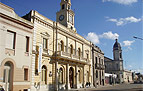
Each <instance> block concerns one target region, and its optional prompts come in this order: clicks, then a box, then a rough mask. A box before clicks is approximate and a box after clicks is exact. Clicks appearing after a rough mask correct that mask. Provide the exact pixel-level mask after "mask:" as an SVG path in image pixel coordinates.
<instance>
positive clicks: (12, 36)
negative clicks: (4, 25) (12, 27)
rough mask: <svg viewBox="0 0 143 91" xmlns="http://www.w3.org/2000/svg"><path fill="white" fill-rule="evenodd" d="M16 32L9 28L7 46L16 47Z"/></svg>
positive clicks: (9, 47)
mask: <svg viewBox="0 0 143 91" xmlns="http://www.w3.org/2000/svg"><path fill="white" fill-rule="evenodd" d="M15 41H16V33H15V32H12V31H9V30H7V34H6V48H8V49H15Z"/></svg>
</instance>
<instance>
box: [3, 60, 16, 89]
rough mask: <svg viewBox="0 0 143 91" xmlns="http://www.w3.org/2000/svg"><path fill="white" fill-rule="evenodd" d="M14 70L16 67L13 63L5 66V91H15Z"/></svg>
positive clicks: (7, 63)
mask: <svg viewBox="0 0 143 91" xmlns="http://www.w3.org/2000/svg"><path fill="white" fill-rule="evenodd" d="M13 69H14V67H13V64H12V63H11V62H6V63H5V64H4V71H3V83H4V89H5V91H13V74H14V72H13Z"/></svg>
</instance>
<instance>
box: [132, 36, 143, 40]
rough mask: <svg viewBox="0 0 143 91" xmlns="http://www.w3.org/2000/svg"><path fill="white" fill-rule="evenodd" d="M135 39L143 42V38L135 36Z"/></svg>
mask: <svg viewBox="0 0 143 91" xmlns="http://www.w3.org/2000/svg"><path fill="white" fill-rule="evenodd" d="M133 38H135V39H140V40H143V38H139V37H136V36H133Z"/></svg>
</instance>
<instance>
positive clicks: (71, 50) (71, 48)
mask: <svg viewBox="0 0 143 91" xmlns="http://www.w3.org/2000/svg"><path fill="white" fill-rule="evenodd" d="M70 53H71V54H73V46H72V45H70Z"/></svg>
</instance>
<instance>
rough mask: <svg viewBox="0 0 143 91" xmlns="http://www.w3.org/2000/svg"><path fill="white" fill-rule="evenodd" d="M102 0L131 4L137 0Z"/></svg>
mask: <svg viewBox="0 0 143 91" xmlns="http://www.w3.org/2000/svg"><path fill="white" fill-rule="evenodd" d="M102 2H114V3H118V4H123V5H131V4H132V3H136V2H138V0H102Z"/></svg>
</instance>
